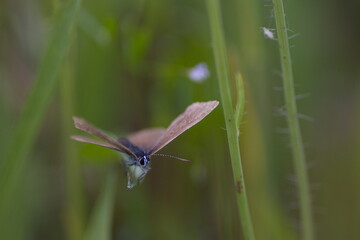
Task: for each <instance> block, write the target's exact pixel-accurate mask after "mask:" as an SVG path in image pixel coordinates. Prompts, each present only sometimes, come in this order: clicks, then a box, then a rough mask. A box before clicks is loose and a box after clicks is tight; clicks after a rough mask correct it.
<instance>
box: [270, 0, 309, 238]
mask: <svg viewBox="0 0 360 240" xmlns="http://www.w3.org/2000/svg"><path fill="white" fill-rule="evenodd" d="M273 5H274V13H275V21H276V28H277V35H278V41H279V48H280V59H281V68H282V72H283V84H284V94H285V103H286V110H287V121H288V125H289V130H290V141H291V146H292V152H293V158H294V165H295V173H296V177H297V179H298V182H299V195H300V207H301V209H300V214H301V223H302V229H303V239H304V240H313V239H314V230H313V221H312V210H311V201H310V193H309V182H308V176H307V171H306V161H305V153H304V146H303V143H302V137H301V131H300V125H299V120H298V117H297V116H298V114H297V107H296V98H295V90H294V79H293V72H292V65H291V55H290V48H289V41H288V35H287V27H286V21H285V11H284V5H283V2H282V0H273Z"/></svg>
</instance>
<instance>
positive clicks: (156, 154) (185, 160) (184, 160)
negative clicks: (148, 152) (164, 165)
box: [152, 153, 190, 162]
mask: <svg viewBox="0 0 360 240" xmlns="http://www.w3.org/2000/svg"><path fill="white" fill-rule="evenodd" d="M152 156H160V157H169V158H174V159H177V160H180V161H183V162H190V160H187V159H184V158H179V157H175V156H171V155H167V154H160V153H155V154H152Z"/></svg>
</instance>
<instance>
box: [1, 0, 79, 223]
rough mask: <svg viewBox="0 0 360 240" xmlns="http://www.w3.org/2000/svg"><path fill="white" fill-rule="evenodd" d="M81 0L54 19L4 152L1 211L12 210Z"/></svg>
mask: <svg viewBox="0 0 360 240" xmlns="http://www.w3.org/2000/svg"><path fill="white" fill-rule="evenodd" d="M79 5H80V0H73V1H69V2H67V3H66V4H65V5H64V7H63V8H62V9H60V11H59V14H58V15H57V18H56V19H55V22H54V28H53V31H52V35H51V38H50V42H49V46H48V48H47V50H46V53H45V56H44V58H43V61H42V63H41V65H40V68H39V71H38V74H37V77H36V79H35V82H34V85H33V86H32V89H31V91H30V94H29V97H28V99H27V101H26V103H25V106H24V108H23V112H22V114H21V116H20V118H19V122H18V124H17V126H16V129H15V131H14V135H13V136H11V137H10V145H9V148H8V149H7V151H6V152H5V153H4V161H3V162H2V166H1V167H0V212H1V213H4V211H5V210H7V211H9V209H11V208H12V207H10V205H11V199H12V197H13V194H14V193H15V191H16V189H17V186H18V184H20V180H21V177H22V172H23V171H24V166H25V164H26V160H28V159H31V157H26V156H27V155H28V154H29V152H30V149H31V146H32V144H33V142H34V141H35V138H36V135H37V131H38V129H39V126H40V123H41V119H42V118H43V116H44V113H45V110H46V107H47V105H48V103H49V101H50V99H51V97H52V94H53V93H54V89H55V86H56V83H57V79H58V73H59V70H60V67H61V65H62V62H63V60H64V57H65V55H66V53H67V50H68V48H69V45H70V40H71V37H70V36H71V32H72V30H73V28H74V22H75V19H76V15H77V11H78V9H79ZM4 221H6V214H0V228H1V226H2V223H4Z"/></svg>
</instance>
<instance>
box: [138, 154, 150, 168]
mask: <svg viewBox="0 0 360 240" xmlns="http://www.w3.org/2000/svg"><path fill="white" fill-rule="evenodd" d="M139 162H140V165H141V166H145V165H147V164H148V163H149V159H148V158H147V157H146V156H144V157H142V158H140V161H139Z"/></svg>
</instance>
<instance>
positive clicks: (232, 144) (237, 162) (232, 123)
mask: <svg viewBox="0 0 360 240" xmlns="http://www.w3.org/2000/svg"><path fill="white" fill-rule="evenodd" d="M207 5H208V11H209V20H210V28H211V33H212V41H213V46H214V57H215V64H216V70H217V76H218V81H219V87H220V95H221V102H222V106H223V109H224V116H225V123H226V130H227V136H228V143H229V150H230V157H231V164H232V170H233V178H234V183H235V189H234V192H235V194H236V199H237V205H238V211H239V216H240V219H241V224H242V228H243V231H244V236H245V239H246V240H253V239H255V236H254V230H253V226H252V223H251V216H250V210H249V205H248V201H247V196H246V188H245V181H244V175H243V171H242V165H241V156H240V147H239V138H238V136H237V126H236V124H237V123H236V120H235V113H234V109H233V106H232V101H231V91H230V83H229V73H228V64H227V54H226V49H225V40H224V32H223V29H222V21H221V14H220V5H219V2H218V0H208V1H207ZM238 115H242V113H239V114H238Z"/></svg>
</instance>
